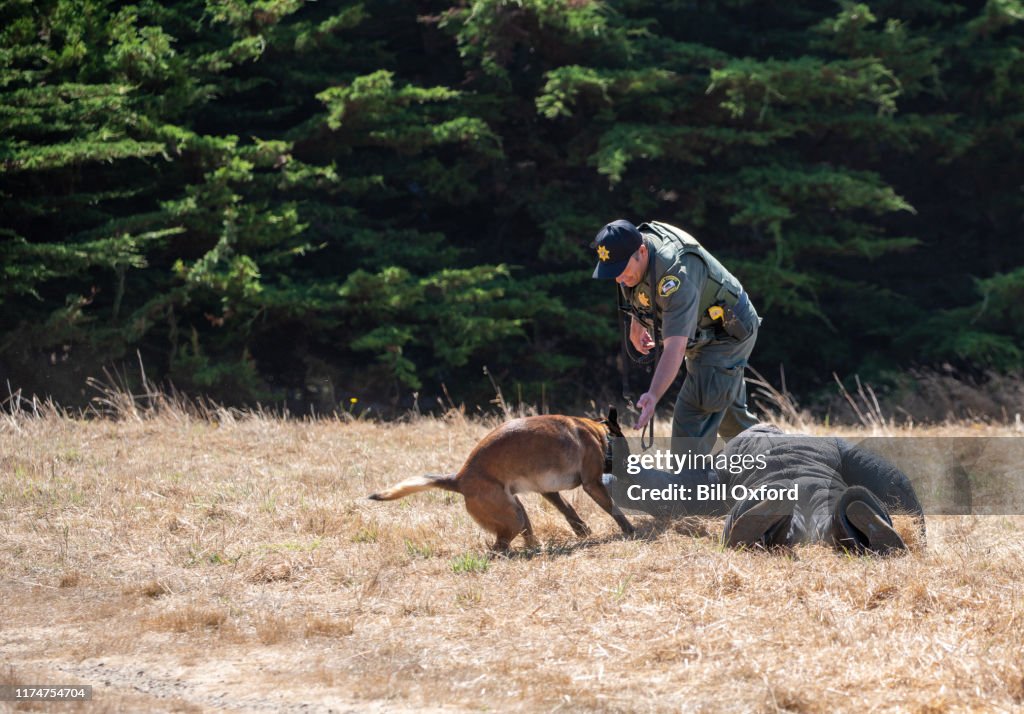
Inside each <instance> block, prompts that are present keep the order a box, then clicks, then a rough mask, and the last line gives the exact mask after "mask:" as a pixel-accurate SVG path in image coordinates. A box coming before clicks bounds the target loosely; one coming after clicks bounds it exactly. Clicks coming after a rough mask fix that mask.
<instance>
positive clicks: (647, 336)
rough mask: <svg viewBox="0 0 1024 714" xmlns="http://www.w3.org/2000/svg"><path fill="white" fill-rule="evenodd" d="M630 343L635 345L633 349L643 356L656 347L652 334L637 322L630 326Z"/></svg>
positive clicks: (634, 321)
mask: <svg viewBox="0 0 1024 714" xmlns="http://www.w3.org/2000/svg"><path fill="white" fill-rule="evenodd" d="M629 341H630V342H632V343H633V347H635V348H636V351H637V352H639V353H640V354H642V355H645V354H647V353H648V352H650V351H651V348H653V347H654V339H653V338H651V333H650V332H648V331H647V330H645V329H644V326H643V325H641V324H640V323H639V322H637V321H636V320H633V322H632V323H631V324H630V326H629Z"/></svg>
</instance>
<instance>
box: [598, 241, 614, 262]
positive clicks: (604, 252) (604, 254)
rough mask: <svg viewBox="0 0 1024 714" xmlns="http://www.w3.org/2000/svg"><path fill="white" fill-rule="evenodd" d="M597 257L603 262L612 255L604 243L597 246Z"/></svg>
mask: <svg viewBox="0 0 1024 714" xmlns="http://www.w3.org/2000/svg"><path fill="white" fill-rule="evenodd" d="M597 257H598V258H600V259H601V262H602V263H603V262H604V261H606V260H608V259H609V258H610V257H612V254H611V253H609V252H608V249H607V248H605V247H604V246H603V245H599V246H597Z"/></svg>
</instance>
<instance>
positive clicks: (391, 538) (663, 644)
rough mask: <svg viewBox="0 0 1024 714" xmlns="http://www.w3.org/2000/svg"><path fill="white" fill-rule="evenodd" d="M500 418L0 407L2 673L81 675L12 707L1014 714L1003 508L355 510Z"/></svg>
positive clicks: (452, 501)
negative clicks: (901, 543)
mask: <svg viewBox="0 0 1024 714" xmlns="http://www.w3.org/2000/svg"><path fill="white" fill-rule="evenodd" d="M495 423H496V422H484V421H480V420H466V419H464V418H462V417H461V416H459V415H457V414H454V413H453V414H451V415H449V417H448V418H446V419H436V418H422V419H410V420H407V421H405V422H399V423H391V424H380V423H372V422H367V421H345V420H318V421H306V422H299V421H283V420H280V419H275V418H273V417H270V416H266V415H249V416H243V415H237V414H236V415H232V414H231V413H227V412H223V411H221V412H216V413H213V414H211V415H209V416H208V417H206V418H202V417H197V416H189V415H188V414H187V413H186V412H185V411H182V410H180V409H168V410H164V411H163V412H162V413H159V414H156V415H153V416H146V417H137V416H134V415H133V414H131V413H127V414H125V415H123V416H122V418H121V419H117V420H114V419H91V420H85V419H75V418H70V417H65V416H61V415H58V414H54V413H48V414H44V415H42V416H39V417H11V416H8V417H5V418H3V419H2V420H0V573H2V574H0V613H2V618H0V684H2V683H12V684H13V683H21V684H27V683H55V684H56V683H59V684H72V683H74V684H91V685H93V686H94V692H95V694H94V699H93V701H92V702H91V703H89V704H84V705H72V704H60V705H53V704H48V705H45V706H44V705H31V706H30V705H27V704H24V703H22V704H18V705H17V706H18V708H19V709H20V708H32V706H34V707H35V708H37V709H40V710H54V711H67V710H72V711H74V710H78V709H81V710H86V711H212V710H218V711H335V712H350V711H351V712H354V711H369V712H403V711H411V710H420V711H461V710H472V711H481V710H487V711H507V710H513V711H524V710H525V711H556V710H557V711H706V712H718V711H766V712H769V711H772V712H773V711H793V712H831V711H858V712H860V711H910V712H943V711H1013V710H1020V709H1022V708H1024V594H1022V592H1024V588H1022V582H1024V518H1018V517H995V516H989V517H965V516H964V517H953V516H944V517H935V518H932V519H930V520H929V523H928V531H929V532H928V544H927V547H924V548H917V549H916V550H915V551H914V552H912V553H911V554H910V555H909V556H907V557H902V558H892V559H883V558H876V557H848V556H841V555H837V554H836V553H834V552H832V551H829V550H825V549H823V548H818V547H806V548H798V549H797V550H796V551H795V553H793V554H792V555H791V556H783V555H769V554H763V553H751V552H735V551H726V550H723V549H722V547H721V546H720V545H719V543H718V540H717V536H718V533H719V532H720V529H721V522H720V521H709V522H701V523H690V524H682V523H659V522H655V521H653V520H651V519H649V518H647V517H640V516H634V517H633V521H634V523H635V524H637V526H638V531H639V532H638V535H637V537H636V538H634V539H629V540H627V539H624V538H623V537H622V536H621V534H620V533H619V530H618V528H617V527H616V526H615V524H614V522H613V521H612V519H611V518H610V517H608V516H607V515H606V514H605V513H603V512H602V511H600V510H599V509H598V508H597V507H596V505H595V504H593V502H592V501H591V500H590V499H589V498H588V497H587V496H585V495H584V494H582V493H580V492H578V490H577V492H573V493H572V494H570V495H569V500H570V502H573V503H574V504H575V506H576V507H577V509H578V510H579V511H580V513H581V515H582V516H583V518H584V520H586V521H587V523H588V524H589V525H590V526H591V527H592V528H593V529H594V536H593V537H592V538H590V539H588V540H585V541H580V540H579V539H577V538H575V537H574V536H573V535H572V532H571V531H570V529H569V527H568V526H567V524H566V523H565V522H564V520H563V519H562V517H561V516H560V515H559V514H558V513H557V512H556V511H554V509H553V508H552V507H551V506H549V505H548V504H547V503H546V502H544V501H542V500H541V499H539V498H536V497H533V496H527V497H526V498H525V499H524V501H525V503H526V507H527V510H528V511H529V513H530V514H531V519H532V521H533V524H534V526H535V527H536V529H537V531H538V535H539V536H540V538H541V539H542V541H544V543H545V545H544V548H543V549H542V550H541V551H539V552H535V553H519V554H516V555H513V556H512V557H493V558H492V557H489V556H488V555H487V543H488V541H489V536H486V535H485V534H484V532H483V531H482V530H481V529H480V528H479V527H478V526H477V525H476V524H475V523H473V522H472V521H471V520H470V519H469V517H468V515H467V513H466V511H465V508H464V507H463V505H462V499H461V497H460V496H457V495H453V494H447V493H444V492H439V491H437V492H428V493H423V494H418V495H415V496H412V497H409V498H407V499H405V500H404V501H399V502H393V503H376V502H372V501H367V500H366V499H365V498H363V497H364V496H365V495H366V494H368V493H371V492H372V491H374V490H376V489H379V488H381V487H382V486H385V485H387V484H390V483H393V482H395V481H397V480H399V479H400V478H404V477H406V476H408V475H414V474H419V473H423V472H450V471H454V470H455V469H456V468H457V467H458V466H459V465H460V464H461V463H462V461H463V459H464V458H465V456H466V455H467V454H468V452H469V450H470V449H471V447H472V446H473V444H474V443H475V442H476V440H477V439H479V438H480V437H481V436H482V435H483V434H484V433H486V431H487V430H488V428H489V427H491V426H493V425H494V424H495ZM819 430H820V427H819ZM916 433H950V434H955V435H967V434H978V435H982V434H985V435H1000V434H1002V435H1012V433H1013V432H1012V430H1010V429H1000V428H997V427H974V428H971V427H947V428H946V429H945V430H933V431H931V432H925V431H924V430H920V429H918V430H917V432H916ZM518 544H519V543H517V545H518ZM13 706H14V705H12V704H10V703H0V710H4V711H6V710H8V709H10V708H12V707H13ZM5 707H6V708H7V709H5Z"/></svg>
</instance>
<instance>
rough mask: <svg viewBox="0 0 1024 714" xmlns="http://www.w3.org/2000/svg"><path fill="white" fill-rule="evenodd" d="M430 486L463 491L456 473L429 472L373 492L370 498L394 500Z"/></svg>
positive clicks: (458, 491)
mask: <svg viewBox="0 0 1024 714" xmlns="http://www.w3.org/2000/svg"><path fill="white" fill-rule="evenodd" d="M428 488H441V489H444V490H445V491H454V492H455V493H462V492H461V491H460V490H459V481H458V479H456V478H455V474H449V475H448V476H438V475H435V474H427V475H425V476H413V477H412V478H407V479H406V480H405V481H402V482H401V483H398V484H395V485H394V486H392V487H391V488H389V489H385V490H384V491H380V492H379V493H374V494H371V495H370V496H369V498H372V499H373V500H374V501H394V500H395V499H398V498H404V497H405V496H408V495H409V494H410V493H419V492H420V491H426V490H427V489H428Z"/></svg>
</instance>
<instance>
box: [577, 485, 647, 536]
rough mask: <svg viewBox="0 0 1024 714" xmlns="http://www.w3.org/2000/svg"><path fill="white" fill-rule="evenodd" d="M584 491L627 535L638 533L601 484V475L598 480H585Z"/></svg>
mask: <svg viewBox="0 0 1024 714" xmlns="http://www.w3.org/2000/svg"><path fill="white" fill-rule="evenodd" d="M583 490H584V491H586V492H587V494H588V495H589V496H590V497H591V498H592V499H594V500H595V501H597V505H599V506H600V507H601V508H603V509H604V510H605V512H606V513H608V515H610V516H611V517H612V518H614V519H615V522H616V523H618V524H619V528H621V529H622V532H623V533H625V534H626V535H633V533H635V532H636V529H635V528H634V527H633V524H632V523H630V522H629V519H628V518H626V515H625V514H624V513H623V512H622V511H620V510H619V507H618V506H616V505H615V503H614V502H613V501H612V497H611V496H610V495H609V494H608V489H607V488H606V487H605V485H604V484H603V483H601V476H600V474H599V475H598V477H597V478H596V479H591V480H586V479H584V480H583Z"/></svg>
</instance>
